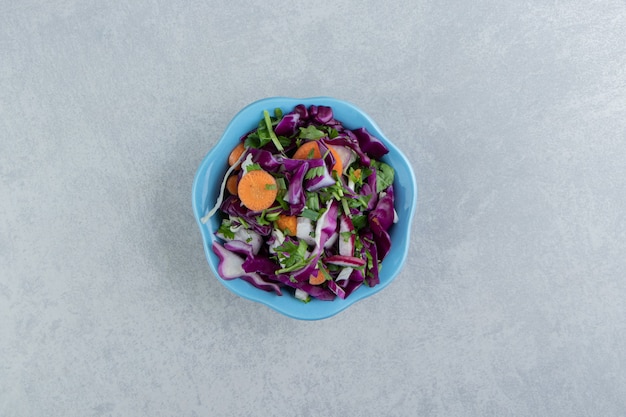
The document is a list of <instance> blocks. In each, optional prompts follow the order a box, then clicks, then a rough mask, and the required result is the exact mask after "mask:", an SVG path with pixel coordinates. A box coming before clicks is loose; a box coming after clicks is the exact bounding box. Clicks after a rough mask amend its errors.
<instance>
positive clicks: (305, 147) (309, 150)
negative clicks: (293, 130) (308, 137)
mask: <svg viewBox="0 0 626 417" xmlns="http://www.w3.org/2000/svg"><path fill="white" fill-rule="evenodd" d="M321 157H322V154H321V153H320V147H319V145H318V144H317V142H315V141H308V142H304V143H303V144H302V145H300V147H299V148H298V149H296V152H295V153H294V154H293V159H320V158H321Z"/></svg>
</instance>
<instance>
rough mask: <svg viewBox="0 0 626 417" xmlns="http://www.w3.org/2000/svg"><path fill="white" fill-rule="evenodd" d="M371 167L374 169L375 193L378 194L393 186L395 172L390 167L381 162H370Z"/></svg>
mask: <svg viewBox="0 0 626 417" xmlns="http://www.w3.org/2000/svg"><path fill="white" fill-rule="evenodd" d="M372 165H373V166H374V167H375V168H376V192H377V193H380V192H381V191H385V190H386V189H387V187H389V186H390V185H391V184H393V177H394V174H395V171H394V169H393V168H392V167H390V166H389V165H387V164H386V163H384V162H381V161H372Z"/></svg>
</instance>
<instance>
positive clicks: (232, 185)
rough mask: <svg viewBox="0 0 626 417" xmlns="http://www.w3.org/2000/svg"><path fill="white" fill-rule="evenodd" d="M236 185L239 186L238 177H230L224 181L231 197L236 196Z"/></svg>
mask: <svg viewBox="0 0 626 417" xmlns="http://www.w3.org/2000/svg"><path fill="white" fill-rule="evenodd" d="M237 185H239V177H238V176H237V175H231V176H230V177H228V179H227V180H226V189H227V190H228V192H229V193H231V194H232V195H237Z"/></svg>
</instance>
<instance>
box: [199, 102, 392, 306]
mask: <svg viewBox="0 0 626 417" xmlns="http://www.w3.org/2000/svg"><path fill="white" fill-rule="evenodd" d="M273 113H274V114H273V115H271V114H270V112H269V111H267V110H265V111H263V115H262V117H261V120H260V121H259V124H258V127H257V128H255V129H253V130H252V131H250V132H248V133H247V134H245V135H244V136H243V137H242V138H241V140H240V142H239V143H238V144H237V146H236V147H235V148H234V149H233V150H232V152H231V153H230V155H228V164H229V168H228V170H227V171H226V174H225V176H224V178H223V180H222V184H221V188H220V195H219V197H218V200H217V203H216V204H215V206H214V207H213V209H212V210H210V211H209V212H208V213H207V214H206V216H204V217H203V218H202V221H203V222H206V221H207V220H208V219H209V218H210V217H211V216H213V215H215V214H216V213H218V212H219V213H220V214H221V224H220V226H219V229H218V230H217V232H216V235H217V236H218V237H219V238H220V241H219V242H218V241H216V242H214V243H213V245H212V249H213V251H214V252H215V254H216V255H217V256H218V258H219V265H218V272H219V274H220V276H221V277H222V278H223V279H226V280H230V279H243V280H245V281H247V282H249V283H250V284H252V285H254V286H255V287H257V288H259V289H261V290H265V291H273V292H275V293H276V294H277V295H282V294H283V291H284V290H288V291H290V292H292V293H293V295H294V296H295V297H296V298H298V299H299V300H302V301H304V302H308V301H310V300H311V298H312V297H313V298H316V299H319V300H333V299H335V298H336V297H339V298H342V299H343V298H346V297H348V296H349V295H350V294H351V293H352V292H354V291H355V290H356V289H357V288H359V287H360V286H362V285H366V286H370V287H374V286H375V285H377V284H378V283H379V272H380V269H381V262H382V260H383V259H384V258H385V256H386V255H387V253H388V252H389V250H390V248H391V239H390V236H389V229H390V228H391V226H392V225H393V223H395V222H397V213H396V211H395V209H394V191H393V180H394V169H393V168H392V167H391V166H389V165H387V164H386V163H384V162H382V161H381V160H380V159H381V157H382V156H383V155H385V154H387V153H388V152H389V150H388V149H387V147H386V146H385V145H384V143H383V142H381V141H380V140H379V139H378V138H376V137H375V136H374V135H372V134H371V133H370V132H368V131H367V130H366V129H365V128H364V127H361V128H357V129H348V128H346V127H345V126H343V124H342V123H341V122H340V121H338V120H336V119H335V118H334V115H333V111H332V108H331V107H327V106H315V105H311V106H309V107H306V106H305V105H303V104H299V105H297V106H296V107H295V108H294V109H293V111H291V112H289V113H286V114H283V112H282V111H281V109H279V108H277V109H275V110H274V111H273Z"/></svg>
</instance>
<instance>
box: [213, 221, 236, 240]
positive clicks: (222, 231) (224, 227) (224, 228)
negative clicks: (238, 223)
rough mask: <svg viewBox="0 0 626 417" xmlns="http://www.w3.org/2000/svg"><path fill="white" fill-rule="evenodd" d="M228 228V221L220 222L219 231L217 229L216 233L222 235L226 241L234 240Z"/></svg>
mask: <svg viewBox="0 0 626 417" xmlns="http://www.w3.org/2000/svg"><path fill="white" fill-rule="evenodd" d="M230 226H231V222H230V220H228V219H224V220H222V224H220V227H219V229H217V233H219V234H222V235H223V236H224V237H225V238H226V239H234V238H235V233H234V232H233V231H232V230H231V229H230Z"/></svg>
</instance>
